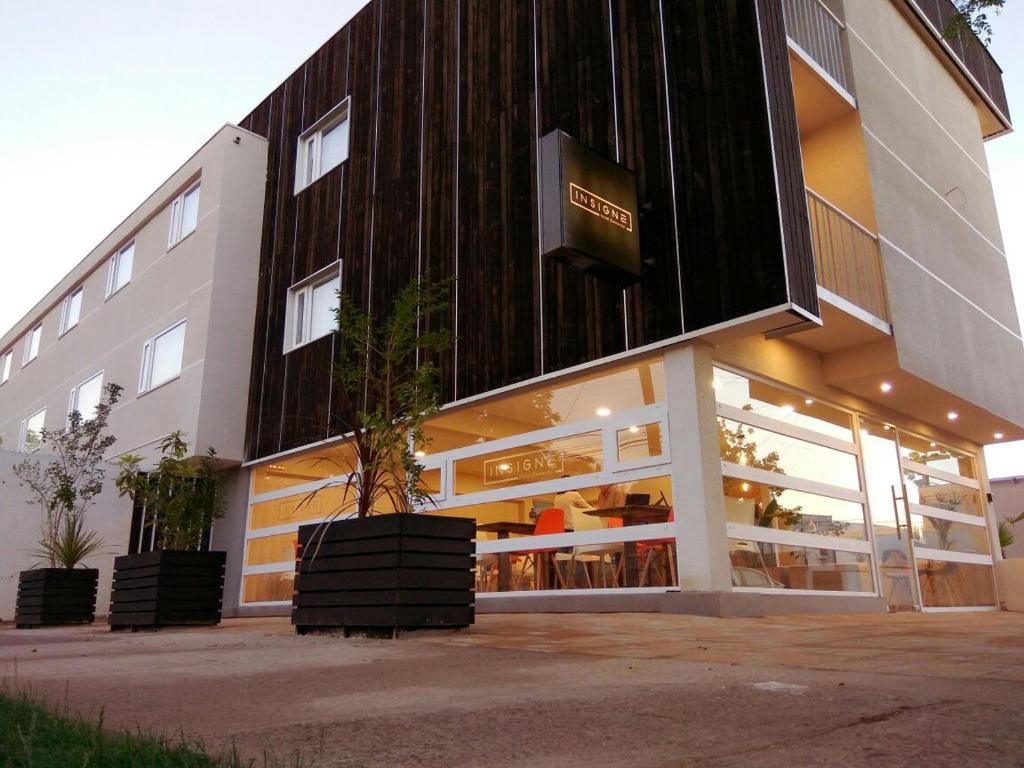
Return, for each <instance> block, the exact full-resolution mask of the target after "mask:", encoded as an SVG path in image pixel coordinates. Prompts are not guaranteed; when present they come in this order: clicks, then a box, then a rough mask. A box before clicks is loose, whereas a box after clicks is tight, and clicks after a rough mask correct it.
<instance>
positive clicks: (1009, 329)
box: [240, 0, 1024, 613]
mask: <svg viewBox="0 0 1024 768" xmlns="http://www.w3.org/2000/svg"><path fill="white" fill-rule="evenodd" d="M951 9H952V6H951V5H950V4H949V3H946V2H945V0H943V2H940V3H936V2H935V1H934V0H929V2H921V3H917V2H912V1H911V2H907V1H905V0H895V1H893V2H883V3H872V4H870V8H868V7H867V4H858V3H845V4H843V3H840V2H828V3H821V2H817V0H787V1H786V2H781V3H777V2H757V3H739V2H723V3H714V4H710V3H707V4H705V3H690V2H678V3H661V2H656V1H652V2H638V3H618V2H611V3H609V2H606V1H605V0H590V1H587V0H574V1H573V2H561V0H559V2H554V0H551V1H548V0H536V2H534V0H525V1H523V2H508V3H502V4H500V6H497V7H496V6H494V4H488V3H482V2H464V3H457V4H453V3H431V2H427V3H423V4H420V3H401V2H395V1H389V0H378V1H377V2H372V3H369V4H367V5H366V7H365V8H364V9H363V10H362V11H361V12H360V13H359V14H358V15H357V16H356V17H355V18H354V19H353V20H352V21H351V23H349V24H348V25H347V26H346V27H345V28H343V29H342V30H341V31H340V32H338V33H337V34H336V35H335V36H334V37H332V38H331V39H330V40H329V41H328V42H327V43H326V44H325V45H324V46H323V47H322V48H321V49H320V50H319V51H317V52H316V53H315V54H314V55H313V56H312V57H311V58H310V59H309V60H308V61H307V62H305V63H304V64H303V65H302V66H301V67H299V69H297V70H296V71H295V72H294V73H293V74H292V75H291V76H290V77H288V78H287V79H286V80H285V81H284V83H283V84H282V85H281V86H280V87H279V88H278V89H277V90H275V91H274V92H273V93H272V94H271V95H270V96H269V97H268V98H267V99H266V100H265V101H264V102H263V103H261V104H260V105H259V106H257V108H256V109H255V110H254V111H253V112H252V113H251V114H250V115H248V116H247V117H246V118H244V119H243V120H242V121H241V123H240V124H241V125H242V126H243V127H245V128H247V129H249V130H252V131H253V132H255V133H257V134H260V135H264V136H266V137H267V139H268V141H269V157H270V161H269V165H270V167H271V169H272V170H271V172H270V175H269V177H268V185H267V211H268V215H267V217H266V219H265V221H264V234H263V250H262V254H261V264H262V270H261V272H262V274H263V275H264V276H265V279H264V280H263V282H262V284H261V292H260V303H259V306H258V308H257V318H258V320H257V323H258V324H262V329H263V331H264V332H263V333H262V334H261V335H259V336H258V338H257V340H256V343H255V346H254V357H253V376H252V379H251V386H250V390H249V391H250V408H249V425H248V431H247V435H248V437H247V456H248V466H249V467H250V468H251V471H252V476H253V480H252V487H251V496H250V509H249V512H248V517H247V520H246V524H245V527H246V534H245V535H246V540H247V544H246V548H245V554H244V560H243V561H242V562H241V574H242V584H241V589H240V596H241V606H240V611H241V612H242V613H255V612H260V611H268V610H269V611H281V610H287V601H288V600H289V599H290V594H291V574H292V570H293V568H292V557H293V549H292V546H293V545H292V542H293V539H294V531H295V529H296V527H297V525H298V524H299V523H300V522H303V521H306V520H308V519H316V518H317V517H318V516H320V515H322V514H323V513H324V511H325V510H326V509H328V508H329V507H330V505H331V502H332V501H335V502H336V501H337V499H331V498H330V497H329V496H328V497H324V498H322V506H321V505H320V504H319V503H318V504H317V505H308V504H307V505H303V504H302V503H301V500H302V499H303V498H304V495H305V494H306V493H308V492H309V491H310V490H311V489H314V488H316V487H317V486H318V484H319V483H321V482H322V475H323V474H324V471H323V470H319V471H318V470H317V469H316V468H317V467H324V466H325V465H324V464H323V463H319V464H318V463H317V462H316V458H317V457H319V456H325V455H330V454H331V452H332V451H335V450H339V449H338V447H337V446H336V445H333V444H332V441H333V440H335V439H336V437H337V431H338V430H337V426H336V425H335V424H333V423H332V419H331V404H332V384H331V378H330V372H329V363H330V361H331V359H332V356H333V355H334V354H335V352H336V350H335V344H336V340H335V338H334V337H333V336H332V335H331V334H329V333H325V335H323V336H322V337H321V338H319V339H317V338H314V337H315V336H317V335H318V334H316V333H313V334H312V335H308V336H304V335H302V333H304V332H301V333H300V334H299V335H296V334H295V325H294V321H293V320H292V319H291V318H292V317H293V316H294V313H295V312H296V311H298V310H297V307H298V306H299V301H300V300H302V301H308V300H305V299H300V297H302V296H308V295H309V292H310V291H313V292H315V291H316V290H317V286H318V285H321V284H323V285H327V284H328V283H327V282H326V281H340V285H341V290H342V291H343V292H344V293H345V294H346V295H347V296H351V297H353V298H355V299H356V300H357V301H359V302H361V303H362V305H363V306H368V307H370V308H372V309H373V310H375V311H381V310H384V309H386V307H387V306H388V303H389V300H390V297H391V296H392V295H393V294H394V291H395V290H396V288H397V287H398V286H401V285H402V284H404V283H405V282H406V281H407V280H409V279H410V278H412V277H414V276H417V275H426V274H429V275H430V276H431V278H432V279H436V278H444V277H448V276H456V277H457V278H458V283H457V289H456V296H455V300H454V302H453V307H452V310H451V312H450V314H449V316H448V317H445V318H441V319H440V322H444V323H446V324H447V326H448V327H449V328H450V329H452V330H453V331H454V332H455V334H456V335H457V337H458V341H457V342H456V344H455V346H454V348H453V350H452V353H451V355H450V356H449V357H448V358H447V359H446V360H444V362H443V388H444V397H445V400H446V401H447V402H448V403H449V404H450V405H449V406H448V407H446V409H445V410H444V411H443V413H442V414H441V415H440V416H439V417H438V418H436V419H435V420H434V422H433V424H432V426H431V427H430V429H429V430H428V431H429V433H430V435H431V437H432V438H433V441H432V443H431V444H430V446H428V447H426V448H424V450H423V453H424V456H423V459H422V461H423V462H424V465H425V466H426V467H427V468H428V469H429V472H428V478H429V482H430V483H431V484H432V486H433V488H434V489H435V490H436V491H437V500H438V506H437V509H435V510H431V512H432V513H435V514H461V515H467V516H472V517H475V518H477V520H478V521H479V522H481V523H484V524H486V523H495V522H516V523H519V524H520V526H522V525H526V526H529V524H530V523H531V522H533V520H534V517H535V515H536V513H538V512H541V511H543V510H544V509H546V508H550V507H552V506H555V505H557V504H559V503H560V501H559V498H558V497H559V496H560V495H561V496H563V499H562V506H565V504H564V495H565V494H567V493H571V492H578V493H579V494H581V495H582V496H583V497H584V499H585V500H586V502H587V504H588V507H596V506H599V505H601V504H602V499H601V498H600V496H601V492H602V491H601V489H602V488H605V498H604V500H603V502H604V505H605V506H607V500H608V498H609V491H608V490H607V488H606V487H607V486H609V485H612V484H614V485H616V486H617V488H616V489H615V490H614V491H612V492H611V493H612V494H614V493H615V492H623V491H625V492H628V493H629V495H630V497H631V499H630V501H631V502H633V504H632V506H633V507H639V506H643V505H641V504H639V503H638V502H648V503H649V504H650V505H656V504H657V503H658V502H661V503H662V504H663V505H664V504H668V505H671V507H672V514H671V515H670V514H669V512H668V509H667V507H665V506H663V507H661V508H660V509H657V510H653V511H651V512H650V514H649V515H647V516H646V517H644V516H643V515H638V514H636V513H627V514H625V515H606V516H604V517H602V516H600V515H598V514H589V515H588V514H586V513H585V512H580V513H577V514H576V515H574V516H566V517H575V520H574V522H575V531H574V532H572V533H564V534H554V535H556V536H560V537H561V538H545V539H543V540H541V542H540V543H536V542H535V540H532V539H529V538H528V537H517V536H514V535H513V536H510V537H508V538H502V539H499V538H497V535H498V534H493V533H481V539H480V542H479V543H478V552H479V554H480V556H481V557H480V563H481V567H480V571H481V573H480V581H479V583H478V601H477V605H478V610H537V609H552V610H566V609H571V608H581V607H586V606H588V605H589V606H592V607H594V608H595V609H597V608H601V607H608V606H615V607H630V608H633V609H637V610H641V609H646V610H651V609H654V610H656V609H659V608H661V609H665V610H675V609H678V610H700V611H707V612H720V613H737V612H744V611H749V610H754V611H766V610H767V611H770V610H784V609H785V610H794V609H798V610H817V609H835V610H880V609H883V608H884V607H885V606H886V605H888V606H889V607H891V608H909V607H925V608H946V607H962V606H989V605H994V604H995V600H996V597H995V594H994V592H993V586H992V584H993V579H992V558H993V556H994V555H993V552H994V549H993V546H992V533H991V529H990V528H989V527H988V526H987V521H988V520H989V518H990V512H989V510H988V508H987V505H986V502H985V496H984V494H985V492H986V491H987V481H986V479H985V474H984V466H983V459H982V456H981V452H980V448H981V446H982V445H983V444H985V443H988V442H993V441H994V440H997V439H1010V438H1013V437H1017V436H1019V435H1020V434H1021V425H1022V424H1024V412H1022V405H1021V403H1020V402H1019V400H1018V399H1017V398H1016V397H1015V395H1014V390H1015V386H1014V384H1013V381H1014V379H1016V380H1018V381H1019V380H1020V377H1021V375H1022V373H1024V355H1022V344H1021V337H1020V329H1019V328H1018V326H1017V321H1016V313H1015V306H1014V301H1013V297H1012V294H1011V291H1010V286H1009V280H1008V272H1007V266H1006V260H1005V256H1004V254H1003V253H1002V246H1001V241H1000V234H999V226H998V222H997V220H996V215H995V206H994V202H993V197H992V190H991V185H990V183H989V179H988V174H987V170H986V167H985V155H984V151H983V143H984V141H985V140H986V139H987V138H991V137H994V136H996V135H998V134H999V133H1002V132H1004V131H1006V130H1009V129H1010V123H1009V119H1008V115H1007V107H1006V102H1005V96H1004V94H1003V90H1002V83H1001V76H1000V71H999V68H998V66H997V65H996V64H995V62H993V61H992V60H991V58H990V57H989V55H988V53H987V52H986V51H985V50H984V48H982V47H981V46H980V45H978V44H977V43H976V42H973V41H972V42H970V43H969V44H966V45H964V44H962V43H961V41H956V42H955V43H954V44H952V45H950V44H949V43H947V42H946V41H944V40H943V39H942V35H941V34H940V30H942V29H944V28H945V18H946V17H948V15H949V13H950V12H951ZM556 129H558V130H561V131H564V132H565V133H566V134H568V135H569V136H571V137H573V138H574V139H576V140H578V141H579V142H581V143H582V144H583V145H585V146H586V147H587V148H589V149H590V150H592V151H593V152H595V153H597V154H599V155H601V156H603V157H604V158H606V159H608V160H610V161H613V162H617V163H620V164H622V165H624V166H625V167H626V168H628V169H629V170H631V171H633V172H635V174H636V183H637V187H638V195H637V198H636V206H637V207H636V209H635V210H632V211H629V213H632V214H633V215H634V216H635V217H636V220H637V222H638V228H639V241H640V242H639V250H640V259H641V263H642V268H641V270H640V275H639V279H636V280H634V281H632V282H628V283H627V284H626V285H625V287H623V285H622V284H621V283H620V282H618V281H615V280H609V279H605V278H602V277H600V276H598V277H595V276H591V275H588V274H584V272H583V271H581V270H580V269H578V268H576V267H574V266H567V265H565V264H564V263H562V262H560V261H558V260H555V259H552V258H550V257H548V256H546V255H545V253H546V250H545V245H546V242H545V232H544V226H542V222H543V221H544V216H545V215H546V210H545V205H546V201H545V199H544V193H545V184H546V183H547V180H546V179H545V178H544V175H545V174H544V167H545V162H546V159H545V155H544V151H545V148H544V142H543V141H542V139H543V137H545V136H547V135H548V134H549V133H550V132H551V131H554V130H556ZM335 142H336V143H337V144H338V145H339V146H338V147H335V148H331V149H329V150H327V149H324V148H325V147H327V146H328V144H329V143H335ZM341 144H343V145H344V146H340V145H341ZM318 152H319V153H321V154H320V155H317V153H318ZM328 156H329V157H331V158H334V159H332V160H330V161H329V162H326V163H325V162H323V160H322V158H324V157H328ZM309 158H313V160H312V162H313V165H312V166H311V165H310V162H311V161H310V159H309ZM317 158H320V159H317ZM335 161H338V162H335ZM539 169H540V170H539ZM570 181H571V180H570ZM628 197H629V196H628V195H626V196H624V197H623V199H628ZM610 202H611V203H613V204H614V205H615V206H616V207H619V208H626V209H628V208H629V207H630V206H629V204H627V203H623V202H621V201H615V200H610ZM595 226H596V225H595ZM330 284H331V285H333V284H336V283H330ZM313 300H314V301H315V296H314V299H313ZM325 311H326V310H325ZM326 330H327V327H326V326H324V331H326ZM300 342H301V343H300ZM965 371H969V372H970V375H965ZM713 383H714V384H715V385H716V387H717V388H713V386H712V384H713ZM740 424H743V425H746V426H743V427H740V426H739V425H740ZM725 430H728V431H729V432H728V435H730V436H729V437H726V432H725ZM720 433H721V435H722V437H721V438H720ZM997 434H998V435H1000V436H1001V437H997ZM722 452H724V455H723V453H722ZM780 470H781V471H782V472H784V473H785V474H784V475H781V474H780ZM773 499H774V500H775V505H774V506H770V505H772V502H773ZM622 503H623V501H622V498H621V497H620V498H619V504H622ZM626 506H629V505H626ZM869 508H870V517H869V516H868V510H869ZM894 509H896V510H897V511H896V512H895V513H894ZM769 510H770V513H769V512H768V511H769ZM609 519H610V521H611V525H612V526H614V527H609ZM620 521H621V522H623V523H625V525H622V526H621V527H619V526H618V525H617V524H618V523H619V522H620ZM631 522H632V523H645V524H636V525H631V524H630V523H631ZM544 530H549V529H544ZM908 530H910V531H912V533H913V536H912V537H911V539H910V540H912V541H913V544H912V545H911V544H910V543H909V541H910V540H908V534H907V532H908ZM541 544H543V545H544V546H543V547H542V546H541ZM555 544H558V545H560V546H564V547H568V548H569V549H568V550H566V557H567V558H570V559H571V558H572V557H573V556H578V557H577V558H576V561H574V562H572V563H570V564H569V565H567V564H566V563H565V562H564V561H563V562H562V563H561V564H560V565H559V564H557V563H556V567H557V568H558V569H560V570H559V573H560V575H559V577H558V580H555V578H554V577H553V576H551V575H550V574H549V575H548V576H547V577H546V579H547V581H546V582H543V583H541V582H542V579H541V578H540V577H537V576H535V575H532V574H531V572H530V568H531V564H532V563H533V560H534V556H532V555H530V554H529V553H530V551H531V550H532V549H542V548H544V547H550V546H554V545H555ZM911 546H912V547H913V549H912V550H911ZM569 553H571V554H569ZM995 556H998V555H995ZM620 561H624V562H625V563H626V567H624V568H622V569H618V568H617V566H613V563H618V562H620ZM578 562H587V565H586V569H587V570H586V572H584V569H583V567H581V566H580V565H578V564H577V563H578ZM662 563H669V565H668V567H667V568H665V567H663V566H662ZM915 563H916V566H915ZM673 568H677V569H678V574H673V573H672V570H673ZM503 569H504V571H505V575H501V571H502V570H503ZM495 570H496V571H498V575H497V576H495V574H494V573H493V571H495ZM616 570H619V571H620V572H618V573H615V572H613V571H616ZM666 571H667V573H666ZM538 587H540V588H539V589H538ZM552 587H556V588H561V587H568V588H571V592H570V593H568V594H567V593H566V591H565V590H564V589H552ZM676 590H679V591H678V592H677V591H676ZM666 592H668V593H669V594H667V595H666Z"/></svg>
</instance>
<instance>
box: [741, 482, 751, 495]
mask: <svg viewBox="0 0 1024 768" xmlns="http://www.w3.org/2000/svg"><path fill="white" fill-rule="evenodd" d="M740 488H741V489H742V490H743V492H744V493H746V492H747V491H749V490H750V483H744V484H743V485H741V486H740Z"/></svg>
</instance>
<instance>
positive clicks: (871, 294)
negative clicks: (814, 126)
mask: <svg viewBox="0 0 1024 768" xmlns="http://www.w3.org/2000/svg"><path fill="white" fill-rule="evenodd" d="M807 213H808V216H809V218H810V223H811V241H812V244H813V246H814V266H815V269H816V270H817V273H818V285H820V286H821V287H822V288H824V289H825V290H827V291H830V292H831V293H834V294H836V295H837V296H840V297H842V298H843V299H846V300H847V301H849V302H850V303H851V304H856V305H857V306H858V307H860V308H861V309H863V310H865V311H867V312H869V313H870V314H872V315H874V316H875V317H877V318H878V319H880V320H884V321H885V322H887V323H888V322H891V320H890V317H889V302H888V300H887V299H886V295H885V277H884V275H883V273H882V254H881V252H880V251H879V249H878V237H877V236H876V235H875V234H874V233H873V232H871V231H870V230H869V229H867V228H866V227H864V226H863V225H862V224H860V223H858V222H857V221H855V220H854V219H852V218H850V217H849V216H847V215H846V214H845V213H843V212H842V211H841V210H839V209H838V208H836V207H835V206H834V205H832V204H831V203H829V202H828V201H827V200H826V199H825V198H823V197H822V196H821V195H819V194H818V193H817V192H815V191H813V190H811V189H808V190H807Z"/></svg>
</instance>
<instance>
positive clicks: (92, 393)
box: [68, 371, 103, 420]
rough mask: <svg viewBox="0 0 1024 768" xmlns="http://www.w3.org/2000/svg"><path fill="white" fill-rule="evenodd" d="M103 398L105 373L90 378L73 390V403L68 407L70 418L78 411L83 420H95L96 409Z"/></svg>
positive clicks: (101, 372)
mask: <svg viewBox="0 0 1024 768" xmlns="http://www.w3.org/2000/svg"><path fill="white" fill-rule="evenodd" d="M102 397H103V371H100V372H99V373H97V374H95V375H93V376H90V377H89V378H88V379H86V380H85V381H83V382H82V383H81V384H79V385H78V386H77V387H75V388H74V389H72V390H71V402H70V404H69V405H68V417H69V418H70V417H71V414H72V413H74V412H75V411H78V413H79V415H80V416H81V417H82V419H83V420H88V419H92V418H95V416H96V408H97V407H99V404H100V400H101V399H102Z"/></svg>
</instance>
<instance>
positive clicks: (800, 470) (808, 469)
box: [718, 419, 860, 490]
mask: <svg viewBox="0 0 1024 768" xmlns="http://www.w3.org/2000/svg"><path fill="white" fill-rule="evenodd" d="M718 447H719V451H720V453H721V456H722V461H726V462H729V463H732V464H740V465H742V466H747V467H752V468H753V469H762V470H765V471H767V472H777V473H778V474H780V475H793V476H794V477H801V478H804V479H806V480H815V481H817V482H819V483H828V484H829V485H837V486H840V487H842V488H849V489H851V490H860V477H859V476H858V474H857V459H856V457H855V456H853V455H852V454H849V453H844V452H843V451H837V450H835V449H834V448H825V447H824V446H820V445H816V444H814V443H809V442H807V441H806V440H798V439H797V438H795V437H789V436H788V435H780V434H779V433H777V432H769V431H768V430H766V429H761V428H759V427H752V426H749V425H747V424H740V423H739V422H736V421H732V420H731V419H719V420H718Z"/></svg>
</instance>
